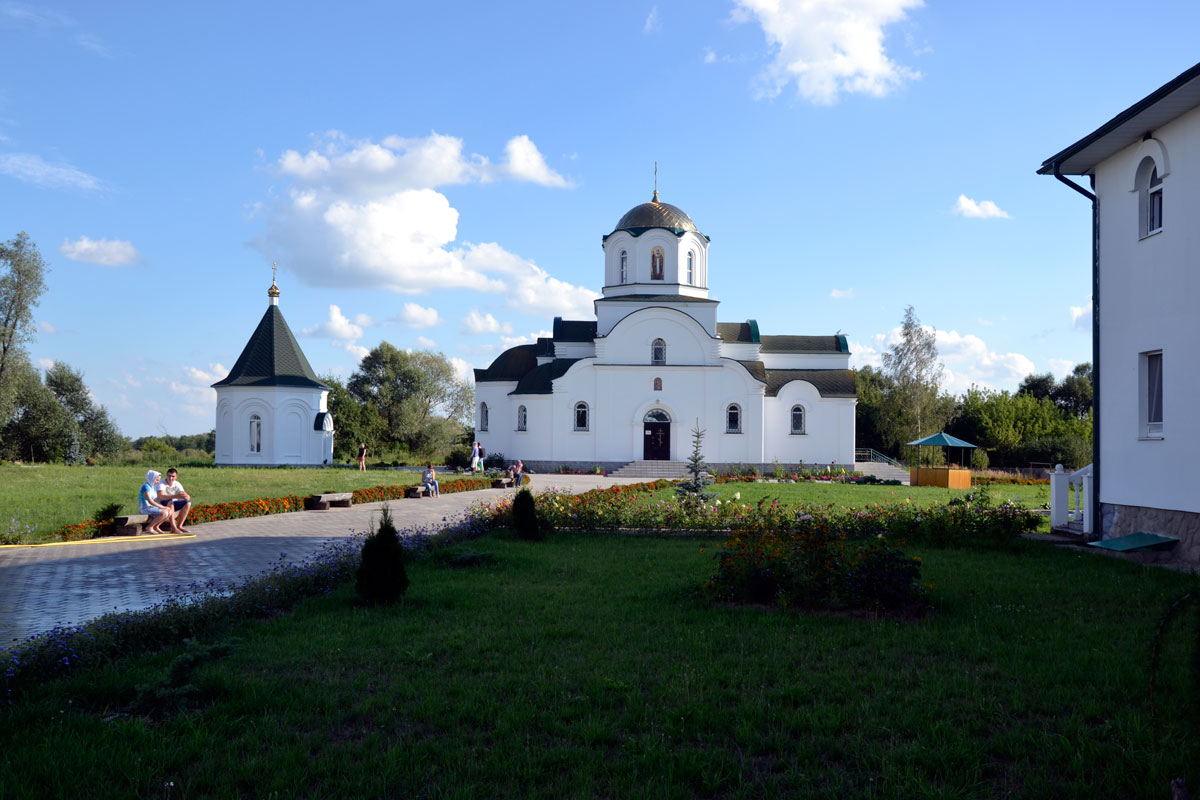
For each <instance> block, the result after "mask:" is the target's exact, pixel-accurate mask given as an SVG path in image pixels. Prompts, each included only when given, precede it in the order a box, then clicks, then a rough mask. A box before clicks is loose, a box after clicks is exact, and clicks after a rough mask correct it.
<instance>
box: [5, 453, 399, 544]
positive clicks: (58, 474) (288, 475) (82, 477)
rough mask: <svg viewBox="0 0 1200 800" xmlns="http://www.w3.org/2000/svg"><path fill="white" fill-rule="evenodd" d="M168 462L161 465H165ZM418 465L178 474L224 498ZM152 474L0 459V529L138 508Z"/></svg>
mask: <svg viewBox="0 0 1200 800" xmlns="http://www.w3.org/2000/svg"><path fill="white" fill-rule="evenodd" d="M170 466H171V465H170V464H163V465H162V466H161V467H157V469H158V471H159V472H166V470H167V468H168V467H170ZM419 477H420V472H416V471H412V470H368V471H367V472H359V471H358V470H354V469H344V468H338V469H335V468H326V469H252V468H247V469H241V468H231V467H222V468H219V469H218V468H216V467H180V472H179V482H180V483H182V484H183V485H184V488H186V489H187V491H188V493H189V494H190V495H191V496H192V498H193V502H196V503H224V502H230V501H235V500H252V499H254V498H256V497H283V496H286V495H293V494H294V495H309V494H314V493H318V492H347V491H353V490H354V489H359V488H365V487H369V486H391V485H407V484H412V483H416V482H417V480H418V478H419ZM145 480H146V469H145V468H143V467H85V466H74V467H67V466H62V465H40V464H39V465H28V466H27V465H14V464H0V530H7V529H8V528H9V526H10V525H13V522H12V520H14V519H15V520H16V521H17V522H16V525H17V526H19V527H21V528H24V527H25V526H27V525H36V526H37V529H36V531H35V532H34V534H33V535H32V536H29V537H26V541H27V542H31V543H33V542H47V541H53V540H54V536H53V533H54V531H55V530H57V529H58V528H60V527H61V526H63V525H71V524H75V523H79V522H84V521H86V520H89V519H91V518H92V515H93V514H95V513H96V511H97V510H98V509H100V508H101V507H102V506H104V505H106V504H108V503H120V504H121V508H122V510H121V512H120V513H122V514H136V513H137V493H138V489H139V488H140V487H141V485H142V483H144V482H145Z"/></svg>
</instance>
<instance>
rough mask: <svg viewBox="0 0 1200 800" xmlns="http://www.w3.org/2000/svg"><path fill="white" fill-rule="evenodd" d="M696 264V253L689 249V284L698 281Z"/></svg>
mask: <svg viewBox="0 0 1200 800" xmlns="http://www.w3.org/2000/svg"><path fill="white" fill-rule="evenodd" d="M695 264H696V254H695V253H693V252H692V251H690V250H689V251H688V262H687V282H688V283H689V284H693V283H695V282H696V277H695V276H696V267H695Z"/></svg>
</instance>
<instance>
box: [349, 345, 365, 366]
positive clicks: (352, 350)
mask: <svg viewBox="0 0 1200 800" xmlns="http://www.w3.org/2000/svg"><path fill="white" fill-rule="evenodd" d="M346 352H347V353H349V354H350V355H352V356H354V363H355V365H356V366H357V364H358V362H359V361H362V360H363V359H364V358H366V357H367V354H368V353H370V352H371V351H370V350H368V349H367V348H365V347H363V346H362V345H360V344H355V343H354V342H346Z"/></svg>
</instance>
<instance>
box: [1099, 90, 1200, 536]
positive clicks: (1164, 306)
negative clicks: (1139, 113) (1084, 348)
mask: <svg viewBox="0 0 1200 800" xmlns="http://www.w3.org/2000/svg"><path fill="white" fill-rule="evenodd" d="M1146 156H1150V157H1152V158H1155V161H1156V163H1157V162H1158V161H1159V160H1165V159H1168V158H1169V164H1159V165H1158V168H1159V173H1160V175H1161V174H1163V173H1164V172H1166V173H1167V174H1166V175H1165V176H1164V177H1163V190H1162V192H1163V226H1162V230H1161V232H1159V233H1157V234H1153V235H1151V236H1147V237H1145V238H1140V236H1139V235H1140V226H1139V193H1138V191H1137V190H1136V186H1135V175H1136V173H1137V169H1138V165H1139V164H1140V163H1141V161H1142V159H1143V158H1145V157H1146ZM1096 193H1097V196H1098V198H1099V214H1100V247H1099V252H1100V287H1101V288H1100V291H1101V304H1102V306H1101V307H1102V313H1101V315H1100V324H1101V326H1102V328H1101V333H1100V414H1101V417H1100V426H1101V427H1100V447H1101V452H1100V458H1101V469H1102V473H1101V488H1100V500H1101V501H1102V502H1104V503H1118V504H1121V505H1130V506H1149V507H1152V508H1163V509H1173V510H1182V511H1192V512H1200V493H1198V492H1195V491H1193V490H1192V489H1191V488H1190V486H1189V485H1188V481H1187V480H1185V477H1184V476H1187V475H1190V474H1191V472H1192V469H1193V464H1194V460H1195V454H1196V446H1197V444H1200V415H1197V414H1195V413H1194V412H1193V411H1192V408H1191V406H1192V405H1193V400H1194V398H1196V397H1197V396H1200V369H1198V368H1197V367H1198V365H1197V360H1198V359H1197V357H1196V346H1195V342H1197V341H1198V340H1200V313H1197V308H1198V307H1200V259H1198V255H1200V226H1198V225H1196V224H1195V223H1194V220H1196V219H1197V218H1198V214H1200V109H1197V110H1193V111H1190V112H1188V113H1186V114H1184V115H1183V116H1181V117H1180V118H1178V119H1176V120H1174V121H1173V122H1171V123H1169V124H1167V125H1165V126H1163V127H1162V128H1160V129H1158V130H1156V131H1154V132H1153V139H1152V140H1151V141H1143V142H1139V143H1138V144H1135V145H1131V146H1130V147H1127V148H1126V149H1125V150H1123V151H1121V152H1120V153H1117V154H1116V155H1114V156H1113V157H1111V158H1109V159H1107V160H1105V161H1104V162H1103V163H1101V164H1100V165H1099V166H1098V168H1097V170H1096ZM1080 299H1082V298H1080ZM1154 350H1161V351H1162V354H1163V370H1162V373H1163V433H1162V438H1161V439H1148V438H1144V437H1143V436H1142V431H1141V426H1140V421H1141V414H1140V412H1139V400H1140V397H1141V392H1142V385H1141V383H1140V381H1139V379H1138V378H1139V374H1138V361H1139V354H1140V353H1144V352H1148V351H1154Z"/></svg>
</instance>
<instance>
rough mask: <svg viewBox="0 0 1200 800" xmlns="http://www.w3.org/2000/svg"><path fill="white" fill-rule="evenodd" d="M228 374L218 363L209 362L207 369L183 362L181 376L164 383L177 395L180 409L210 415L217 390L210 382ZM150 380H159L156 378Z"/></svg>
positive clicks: (214, 406)
mask: <svg viewBox="0 0 1200 800" xmlns="http://www.w3.org/2000/svg"><path fill="white" fill-rule="evenodd" d="M228 376H229V370H228V369H227V368H226V367H224V366H222V365H221V364H220V363H216V362H214V363H211V364H209V365H208V368H207V369H201V368H200V367H193V366H189V365H186V364H185V365H184V366H183V369H182V376H181V377H179V378H173V379H170V380H168V381H166V384H167V387H168V388H169V389H170V390H171V391H172V392H174V393H175V394H176V395H178V396H179V398H178V399H179V404H180V406H179V407H180V409H181V410H183V411H186V412H187V413H189V414H195V415H211V414H212V413H213V410H214V409H215V408H216V406H217V390H216V389H214V388H212V384H214V383H216V382H217V381H219V380H223V379H224V378H226V377H228ZM151 380H152V381H154V382H160V381H158V380H157V379H151ZM131 383H132V380H131ZM135 385H136V384H135Z"/></svg>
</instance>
